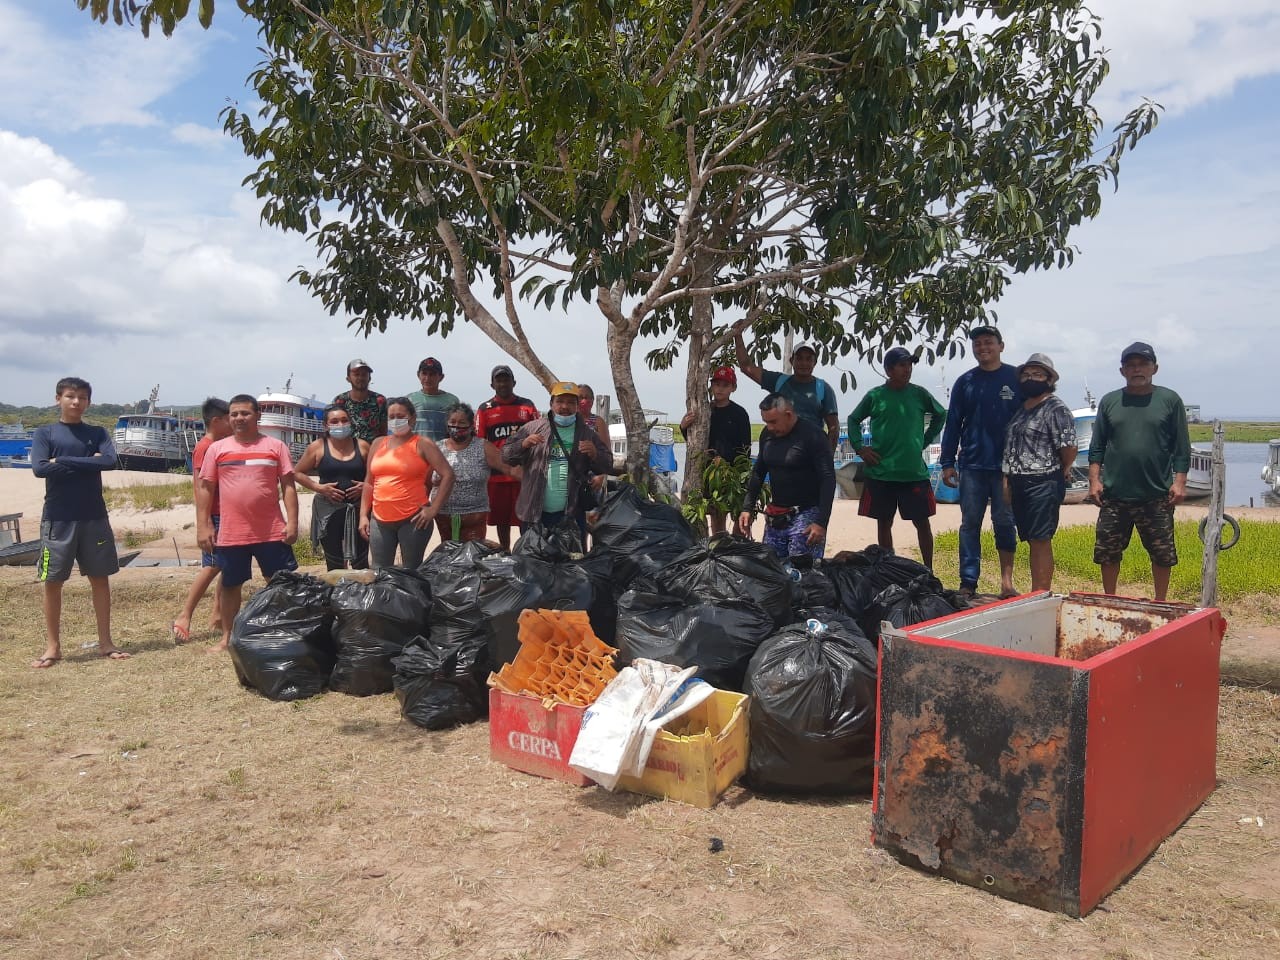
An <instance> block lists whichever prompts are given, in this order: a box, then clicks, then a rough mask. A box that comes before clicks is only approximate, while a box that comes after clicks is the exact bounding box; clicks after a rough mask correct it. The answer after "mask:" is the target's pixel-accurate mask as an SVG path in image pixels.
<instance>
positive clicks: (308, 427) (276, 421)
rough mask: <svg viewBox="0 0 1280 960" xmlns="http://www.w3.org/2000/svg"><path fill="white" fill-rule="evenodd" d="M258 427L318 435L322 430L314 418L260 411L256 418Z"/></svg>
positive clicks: (321, 426) (319, 423) (317, 420)
mask: <svg viewBox="0 0 1280 960" xmlns="http://www.w3.org/2000/svg"><path fill="white" fill-rule="evenodd" d="M258 426H259V427H280V428H282V429H285V430H302V431H304V432H306V433H310V434H313V435H318V434H319V433H320V432H321V430H322V429H323V425H322V424H321V422H320V420H319V419H317V418H315V417H299V416H296V415H294V414H289V413H276V412H274V411H267V410H264V411H262V413H261V414H259V416H258Z"/></svg>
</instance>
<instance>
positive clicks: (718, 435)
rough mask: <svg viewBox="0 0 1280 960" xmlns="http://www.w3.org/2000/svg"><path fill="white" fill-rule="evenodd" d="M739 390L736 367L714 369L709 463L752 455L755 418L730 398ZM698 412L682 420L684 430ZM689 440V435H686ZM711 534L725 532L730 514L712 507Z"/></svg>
mask: <svg viewBox="0 0 1280 960" xmlns="http://www.w3.org/2000/svg"><path fill="white" fill-rule="evenodd" d="M737 389H738V375H737V373H735V372H734V369H733V367H728V366H725V367H716V368H715V370H713V371H711V391H710V393H711V423H710V426H709V430H708V433H707V457H708V462H707V465H708V466H710V465H712V464H717V463H719V462H721V461H727V462H729V463H732V462H733V461H734V460H736V459H737V458H738V457H740V456H742V455H743V454H746V455H748V456H750V454H751V419H750V418H749V417H748V416H747V411H746V410H744V409H743V408H742V407H741V406H739V405H738V404H736V403H734V402H733V401H732V400H730V399H729V394H731V393H733V392H734V391H735V390H737ZM697 416H698V415H697V412H696V411H694V410H690V411H689V412H688V413H686V414H685V415H684V416H683V417H682V418H681V419H680V433H681V434H682V435H683V434H685V433H687V432H688V430H689V427H691V426H692V425H693V422H694V420H696V419H697ZM685 439H686V440H687V439H688V437H685ZM707 516H708V518H709V520H710V529H711V533H712V534H713V535H714V534H717V533H724V530H725V518H726V516H727V514H726V513H725V512H724V511H723V510H719V509H717V508H715V507H708V510H707Z"/></svg>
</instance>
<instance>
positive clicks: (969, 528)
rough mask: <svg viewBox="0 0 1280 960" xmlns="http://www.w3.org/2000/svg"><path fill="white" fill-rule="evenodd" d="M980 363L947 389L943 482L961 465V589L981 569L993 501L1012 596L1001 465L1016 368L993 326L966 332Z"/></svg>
mask: <svg viewBox="0 0 1280 960" xmlns="http://www.w3.org/2000/svg"><path fill="white" fill-rule="evenodd" d="M969 338H970V340H971V341H972V343H973V357H974V359H975V360H977V361H978V365H977V366H976V367H974V368H973V369H972V370H967V371H965V372H964V373H962V374H961V375H960V377H959V379H957V380H956V382H955V384H954V385H953V386H952V388H951V402H950V404H949V405H948V409H947V424H946V429H945V430H943V433H942V455H941V456H940V457H939V458H938V465H939V466H940V467H942V482H943V483H945V484H946V485H947V486H949V487H954V486H955V485H956V466H957V457H956V451H957V448H959V458H958V463H959V467H960V478H959V483H960V592H961V593H962V594H966V595H968V596H973V593H974V591H975V590H976V589H977V586H978V575H979V574H980V573H981V557H982V518H983V517H984V516H985V515H986V512H987V504H988V503H990V504H991V526H992V528H993V529H994V531H995V536H996V551H997V553H999V555H1000V594H1001V596H1013V595H1014V592H1015V591H1014V588H1013V554H1014V551H1015V550H1016V549H1017V547H1018V537H1017V533H1016V532H1015V531H1014V528H1013V511H1012V510H1011V509H1010V508H1009V504H1008V503H1007V502H1005V499H1004V493H1003V487H1002V483H1003V478H1002V475H1001V472H1000V463H1001V460H1002V459H1003V457H1004V431H1005V427H1006V426H1007V425H1008V423H1009V418H1010V417H1012V416H1013V414H1014V412H1015V411H1016V410H1017V409H1018V405H1019V403H1020V398H1019V394H1018V372H1017V370H1016V369H1014V367H1013V365H1012V364H1008V363H1004V362H1002V361H1001V359H1000V355H1001V354H1002V353H1003V352H1004V337H1002V336H1001V335H1000V331H999V330H997V329H996V328H995V327H974V328H973V329H972V330H970V331H969Z"/></svg>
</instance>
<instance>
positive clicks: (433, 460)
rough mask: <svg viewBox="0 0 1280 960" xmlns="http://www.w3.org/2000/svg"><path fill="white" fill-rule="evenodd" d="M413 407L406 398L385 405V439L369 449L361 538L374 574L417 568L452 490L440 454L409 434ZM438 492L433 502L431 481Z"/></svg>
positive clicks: (429, 443)
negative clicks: (434, 476)
mask: <svg viewBox="0 0 1280 960" xmlns="http://www.w3.org/2000/svg"><path fill="white" fill-rule="evenodd" d="M415 419H416V416H415V413H414V407H413V404H412V403H410V402H409V400H408V399H407V398H406V397H393V398H392V399H390V400H388V401H387V429H388V431H389V435H388V436H385V437H378V438H376V439H375V440H374V441H373V443H372V444H370V446H369V469H368V473H367V475H366V476H365V482H364V495H363V496H362V497H361V499H360V533H361V535H362V536H365V537H367V538H368V540H369V556H370V559H371V560H372V566H373V568H374V569H375V570H377V569H379V568H381V567H390V566H394V565H395V560H396V548H397V547H399V548H400V565H401V566H404V567H417V566H418V565H419V564H420V563H422V556H423V554H425V553H426V552H427V542H428V541H429V540H430V539H431V522H432V521H433V520H434V519H435V515H436V514H437V513H438V512H439V511H440V505H441V504H443V503H445V502H446V501H447V500H448V499H449V491H450V490H452V489H453V469H452V468H451V467H450V466H449V463H448V461H447V460H445V458H444V455H443V454H442V453H441V452H440V448H439V447H437V446H436V445H435V442H434V441H432V440H429V439H428V438H426V437H420V436H418V435H417V434H415V433H414V432H413V422H414V420H415ZM433 472H434V473H438V474H439V475H440V486H439V488H438V490H437V493H436V496H435V499H434V500H432V499H431V475H432V473H433Z"/></svg>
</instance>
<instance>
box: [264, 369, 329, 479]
mask: <svg viewBox="0 0 1280 960" xmlns="http://www.w3.org/2000/svg"><path fill="white" fill-rule="evenodd" d="M292 385H293V377H290V378H289V379H288V380H286V381H285V384H284V389H283V390H281V391H280V392H279V393H275V392H272V391H267V392H266V393H264V394H262V396H260V397H258V429H259V430H260V431H261V432H262V433H265V434H266V435H267V436H269V437H275V438H276V439H277V440H280V441H282V442H283V443H284V444H285V446H287V447H288V448H289V455H290V456H291V457H292V458H293V461H294V462H295V463H297V461H298V460H299V459H300V458H301V457H302V454H303V453H304V452H306V449H307V446H308V444H310V443H311V441H312V440H315V439H316V438H317V437H320V436H322V435H323V434H324V407H325V405H324V404H323V403H321V402H320V401H319V400H317V399H316V398H315V397H311V398H310V399H308V398H306V397H300V396H298V395H297V394H295V393H290V392H289V391H290V388H291V387H292Z"/></svg>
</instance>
